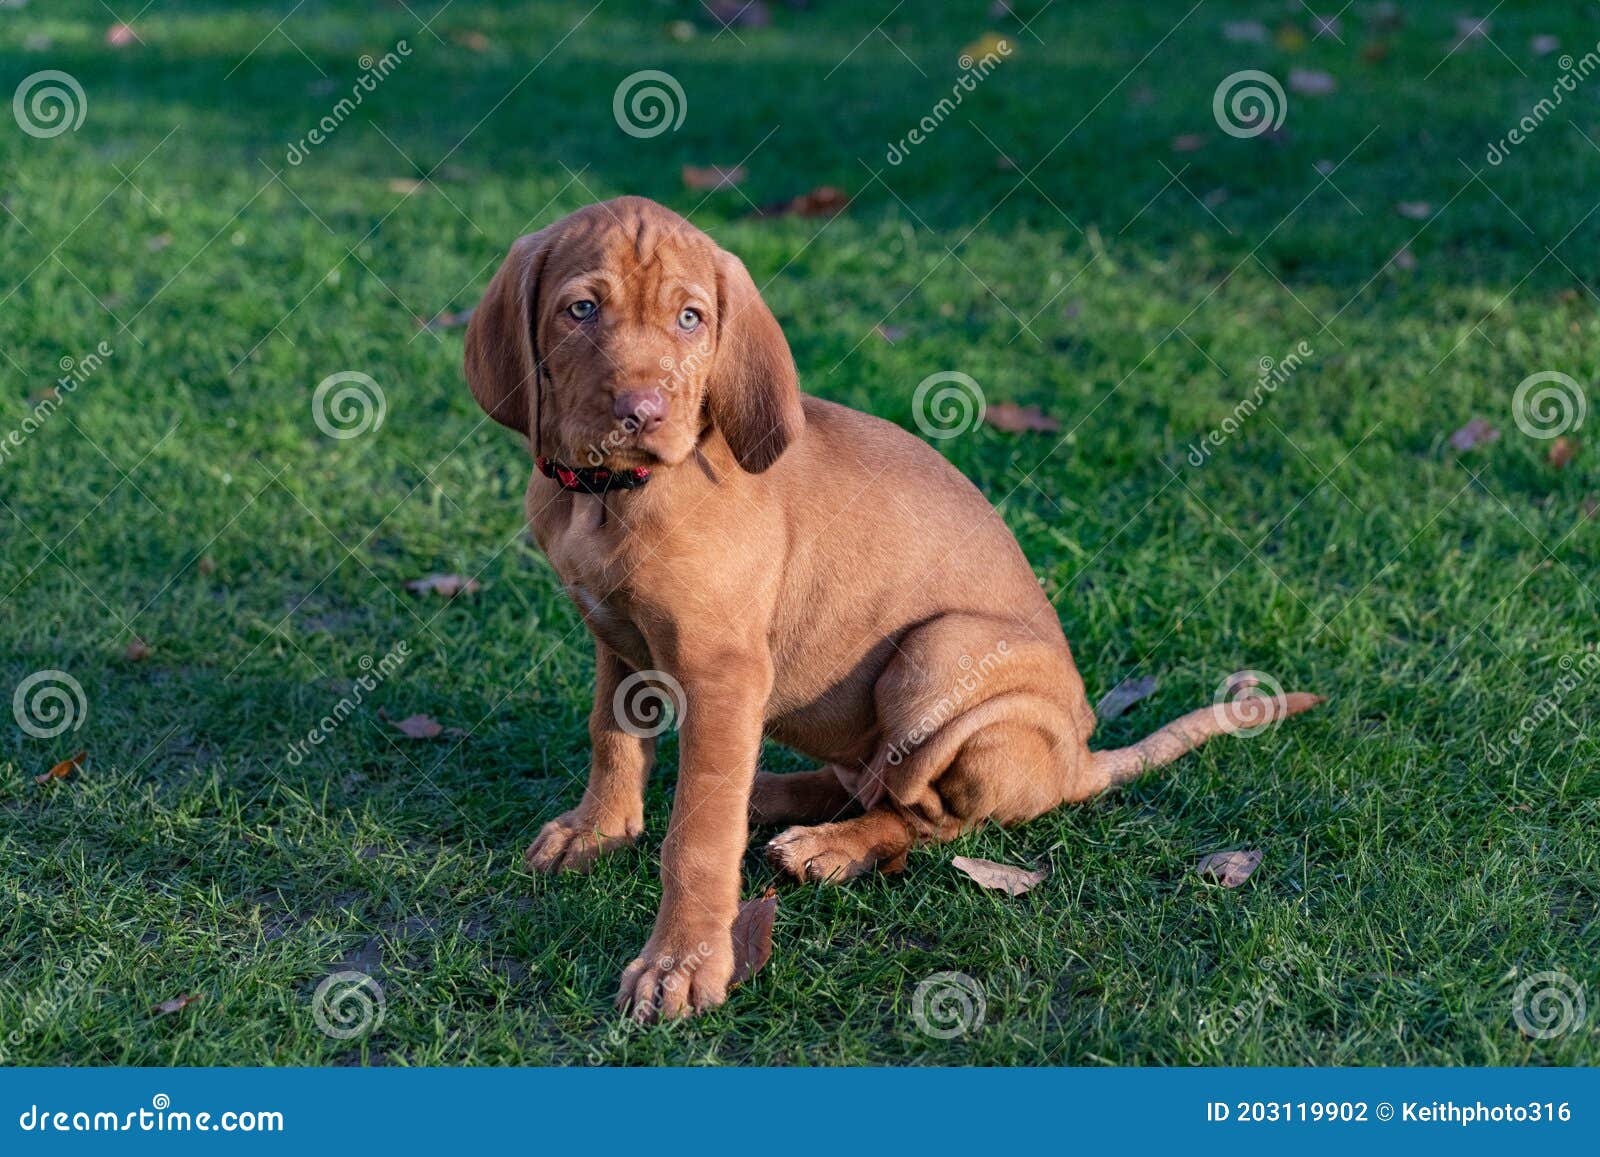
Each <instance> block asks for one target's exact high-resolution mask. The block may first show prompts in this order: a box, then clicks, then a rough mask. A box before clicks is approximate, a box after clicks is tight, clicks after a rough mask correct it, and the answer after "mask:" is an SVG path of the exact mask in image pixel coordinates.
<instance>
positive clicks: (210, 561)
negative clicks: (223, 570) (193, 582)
mask: <svg viewBox="0 0 1600 1157" xmlns="http://www.w3.org/2000/svg"><path fill="white" fill-rule="evenodd" d="M198 565H199V567H200V573H201V574H215V573H216V570H217V560H216V559H214V558H212V557H211V556H210V555H209V554H203V555H201V556H200V562H199V564H198Z"/></svg>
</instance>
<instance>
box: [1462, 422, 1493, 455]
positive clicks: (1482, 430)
mask: <svg viewBox="0 0 1600 1157" xmlns="http://www.w3.org/2000/svg"><path fill="white" fill-rule="evenodd" d="M1499 440H1500V431H1499V430H1496V429H1495V428H1494V427H1493V426H1491V425H1490V424H1489V423H1488V422H1486V421H1484V420H1483V419H1482V418H1474V419H1472V421H1470V422H1468V423H1467V424H1466V425H1465V426H1463V427H1461V429H1459V430H1457V431H1456V432H1455V433H1454V434H1451V435H1450V447H1451V449H1453V450H1460V451H1462V452H1463V453H1465V452H1466V451H1468V450H1471V449H1473V448H1474V447H1477V446H1487V445H1488V444H1489V443H1490V442H1498V441H1499Z"/></svg>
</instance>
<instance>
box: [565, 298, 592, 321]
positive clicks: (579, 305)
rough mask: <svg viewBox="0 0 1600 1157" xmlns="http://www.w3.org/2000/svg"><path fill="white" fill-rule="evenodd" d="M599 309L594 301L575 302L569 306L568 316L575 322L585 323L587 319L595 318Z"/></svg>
mask: <svg viewBox="0 0 1600 1157" xmlns="http://www.w3.org/2000/svg"><path fill="white" fill-rule="evenodd" d="M599 308H600V307H599V306H598V305H596V304H595V303H594V302H592V301H575V302H573V303H572V304H571V305H569V306H567V316H568V317H570V318H572V319H573V320H574V321H583V320H584V319H585V318H589V317H593V316H594V311H595V310H597V309H599Z"/></svg>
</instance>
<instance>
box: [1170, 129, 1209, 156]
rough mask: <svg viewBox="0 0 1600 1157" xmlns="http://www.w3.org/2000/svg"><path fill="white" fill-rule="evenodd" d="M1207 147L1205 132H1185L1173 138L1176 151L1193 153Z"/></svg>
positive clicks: (1174, 150)
mask: <svg viewBox="0 0 1600 1157" xmlns="http://www.w3.org/2000/svg"><path fill="white" fill-rule="evenodd" d="M1205 147H1206V137H1205V134H1204V133H1184V134H1183V135H1182V136H1179V137H1173V138H1172V151H1173V152H1175V153H1192V152H1194V151H1195V150H1197V149H1203V148H1205Z"/></svg>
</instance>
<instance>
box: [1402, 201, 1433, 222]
mask: <svg viewBox="0 0 1600 1157" xmlns="http://www.w3.org/2000/svg"><path fill="white" fill-rule="evenodd" d="M1394 211H1395V212H1396V213H1398V214H1400V216H1402V217H1409V218H1411V220H1413V221H1426V220H1427V219H1428V218H1429V217H1432V216H1433V206H1432V205H1430V204H1429V203H1428V202H1426V201H1400V202H1398V203H1397V204H1396V205H1395V207H1394Z"/></svg>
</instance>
